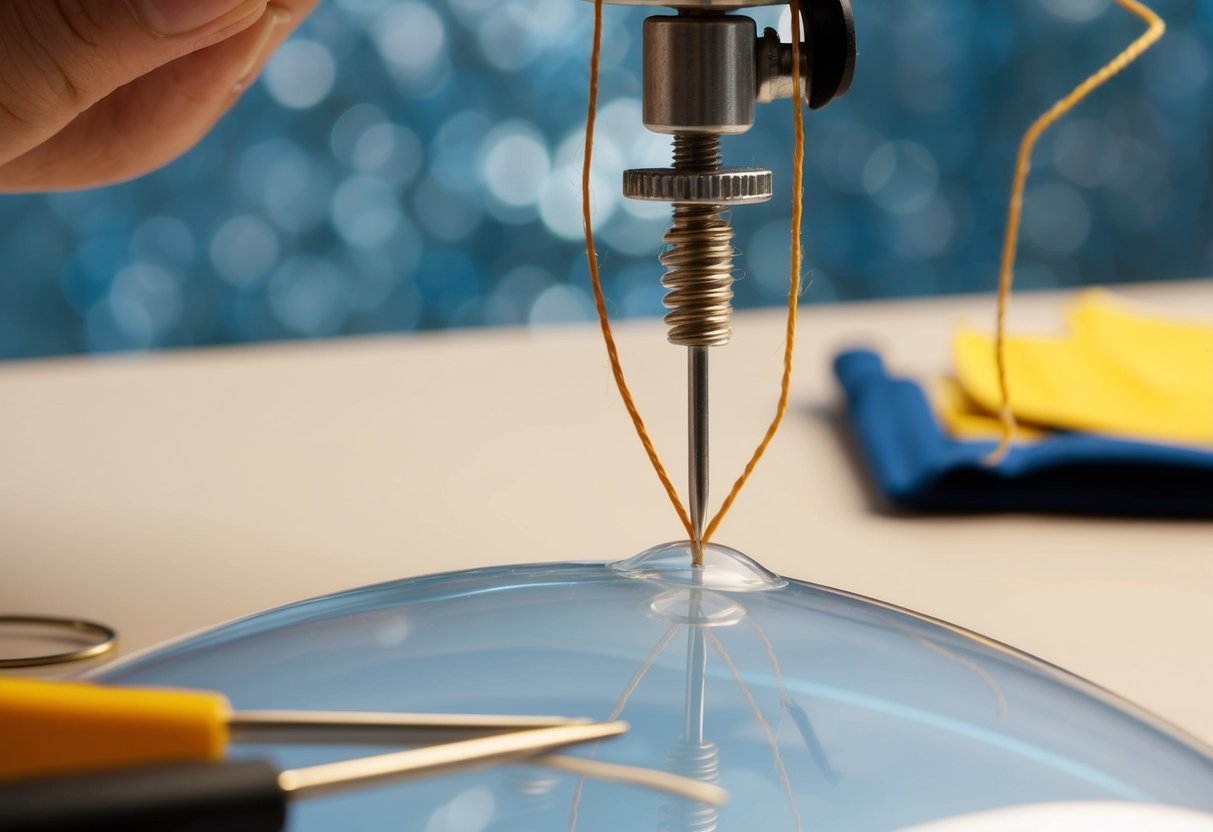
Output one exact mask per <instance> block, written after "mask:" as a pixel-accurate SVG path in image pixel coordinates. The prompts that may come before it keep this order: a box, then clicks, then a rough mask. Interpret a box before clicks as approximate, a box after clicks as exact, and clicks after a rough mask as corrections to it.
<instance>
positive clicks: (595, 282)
mask: <svg viewBox="0 0 1213 832" xmlns="http://www.w3.org/2000/svg"><path fill="white" fill-rule="evenodd" d="M601 58H602V0H594V46H593V49H592V50H591V51H590V93H589V104H588V105H587V107H586V115H585V159H584V161H583V162H582V166H581V219H582V222H583V223H584V224H585V256H586V260H587V261H588V262H589V264H590V286H591V287H592V288H593V290H594V307H595V308H596V309H597V310H598V325H599V327H600V328H601V329H602V340H603V341H605V342H606V350H607V357H608V358H609V359H610V362H611V375H613V376H614V377H615V386H616V387H618V388H619V396H620V397H621V398H622V399H623V406H624V407H626V408H627V410H628V416H630V417H632V425H633V426H634V427H635V428H636V435H637V436H639V437H640V444H642V445H644V452H645V453H646V454H648V457H649V462H651V463H652V464H653V470H654V471H656V472H657V478H658V479H659V480H661V484H662V486H663V487H664V488H665V493H666V494H667V495H668V496H669V498H670V502H671V503H673V504H674V511H676V512H678V519H679V520H681V521H682V525H683V527H684V528H685V529H686V530H687V538H688V539H689V540H694V539H695V528H694V526H692V525H691V516H690V515H689V514H687V510H686V509H685V508H684V507H683V505H682V500H681V499H680V498H679V497H678V489H676V488H674V483H673V482H671V481H670V475H669V474H668V473H666V470H665V466H664V465H663V464H662V463H661V457H660V456H658V455H657V449H656V448H655V447H653V440H652V439H650V438H649V431H648V429H647V428H646V427H645V426H644V419H642V418H641V416H640V411H639V410H638V409H637V407H636V401H635V399H633V398H632V391H631V390H629V389H628V383H627V380H626V379H625V378H624V377H623V365H622V364H621V363H620V361H619V350H618V348H617V347H616V346H615V336H614V335H612V334H611V322H610V318H609V316H608V315H607V308H606V298H605V297H604V296H603V294H602V277H601V275H600V274H599V272H598V254H597V251H596V249H595V248H594V225H593V221H592V220H591V218H590V162H591V160H592V158H593V155H594V122H595V120H596V119H597V116H598V65H599V63H600V61H601Z"/></svg>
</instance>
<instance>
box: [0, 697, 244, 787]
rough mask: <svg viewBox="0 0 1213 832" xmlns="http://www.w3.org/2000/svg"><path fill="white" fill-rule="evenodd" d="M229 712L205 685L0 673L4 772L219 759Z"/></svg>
mask: <svg viewBox="0 0 1213 832" xmlns="http://www.w3.org/2000/svg"><path fill="white" fill-rule="evenodd" d="M230 714H231V708H230V706H229V705H228V702H227V700H226V699H224V698H223V697H222V696H220V695H219V694H216V693H209V692H203V691H182V690H153V689H132V688H114V687H105V686H103V685H92V684H80V683H66V682H43V681H37V680H34V679H0V780H13V779H18V778H23V777H38V776H41V775H44V774H60V773H66V772H73V771H87V770H95V769H104V768H111V767H117V766H125V765H138V764H150V763H157V762H183V761H200V760H216V759H218V758H220V757H221V756H222V755H223V750H224V748H225V747H226V745H227V739H228V730H227V720H228V717H229V715H230Z"/></svg>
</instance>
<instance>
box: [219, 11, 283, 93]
mask: <svg viewBox="0 0 1213 832" xmlns="http://www.w3.org/2000/svg"><path fill="white" fill-rule="evenodd" d="M291 17H292V15H291V12H290V10H289V9H286V8H284V7H282V6H277V5H274V4H272V3H271V4H270V5H269V6H267V7H266V9H265V13H264V15H263V16H262V22H261V23H260V26H261V28H260V30H259V31H258V33H257V38H256V40H255V41H254V43H253V45H252V46H251V47H249V51H248V59H247V60H246V62H245V64H244V66H243V67H242V68H241V70H240V74H239V76H238V79H237V81H236V83H235V85H234V86H233V88H232V92H233V94H234V95H239V94H240V93H242V92H244V91H245V90H246V89H248V87H249V86H250V85H251V84H252V83H253V81H255V80H256V79H257V75H258V74H259V73H260V71H261V68H262V67H263V66H265V62H266V61H267V60H268V59H269V57H270V55H271V54H272V53H273V51H274V49H275V48H277V46H278V44H279V43H281V42H282V38H283V36H284V35H285V34H286V27H287V26H288V25H289V24H290V22H291Z"/></svg>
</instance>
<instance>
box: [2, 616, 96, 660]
mask: <svg viewBox="0 0 1213 832" xmlns="http://www.w3.org/2000/svg"><path fill="white" fill-rule="evenodd" d="M4 627H49V628H51V629H54V630H59V631H62V632H64V633H65V634H71V635H73V636H79V637H87V638H90V639H93V643H92V644H86V645H85V646H83V647H80V648H78V649H76V650H68V651H67V652H64V653H49V654H45V655H42V656H22V657H20V658H11V659H6V658H4V657H2V656H0V668H9V667H39V666H41V665H46V664H67V663H68V662H80V661H84V660H85V659H95V658H96V657H97V656H104V655H105V654H106V653H109V652H110V651H111V650H113V649H114V648H115V647H117V646H118V633H117V632H116V631H115V630H114V629H112V628H110V627H107V626H105V625H104V624H97V623H96V622H94V621H85V620H84V619H82V618H58V617H56V616H53V615H0V628H4Z"/></svg>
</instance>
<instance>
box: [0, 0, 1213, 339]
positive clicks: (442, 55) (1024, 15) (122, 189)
mask: <svg viewBox="0 0 1213 832" xmlns="http://www.w3.org/2000/svg"><path fill="white" fill-rule="evenodd" d="M854 5H855V7H856V14H857V18H858V24H859V36H860V49H861V55H860V63H859V69H858V72H857V76H856V80H855V85H854V88H853V90H852V92H851V94H850V95H849V96H848V97H847V98H846V99H843V100H842V101H840V102H837V103H835V104H832V105H831V106H830V107H828V108H827V109H825V110H823V111H820V112H817V113H814V114H812V116H811V118H810V121H809V131H810V134H809V140H808V174H807V178H806V188H807V200H808V202H807V204H808V209H807V210H808V213H807V220H806V223H807V224H806V229H805V231H806V243H807V251H808V264H809V268H810V269H811V272H810V278H811V282H810V285H809V287H808V288H807V290H806V293H805V301H806V302H808V303H828V302H834V301H844V300H852V299H859V298H872V297H900V296H912V295H927V294H935V293H945V292H967V291H984V290H988V289H990V288H991V287H992V286H993V285H994V279H995V269H996V263H997V256H998V249H999V242H1000V236H1001V231H1002V223H1003V221H1004V216H1005V210H1006V209H1005V201H1006V195H1007V189H1008V187H1009V181H1010V173H1011V164H1012V159H1013V154H1014V150H1015V146H1016V144H1017V143H1018V140H1019V136H1020V134H1021V132H1022V130H1023V128H1024V127H1025V126H1026V125H1027V124H1028V123H1029V121H1030V120H1031V118H1032V117H1033V116H1034V115H1035V114H1036V113H1038V112H1039V111H1040V110H1041V109H1043V108H1044V107H1046V106H1048V105H1049V104H1051V103H1052V101H1053V100H1055V99H1056V98H1057V97H1058V96H1060V95H1061V94H1062V93H1064V92H1065V91H1066V90H1067V89H1069V88H1070V87H1072V86H1073V85H1074V84H1075V83H1076V82H1077V81H1079V80H1081V78H1083V77H1085V75H1087V74H1088V73H1089V72H1090V71H1092V70H1093V69H1094V68H1095V67H1096V66H1098V65H1099V64H1100V63H1102V62H1103V61H1105V60H1106V59H1107V58H1108V57H1110V56H1111V55H1112V54H1114V53H1115V52H1116V51H1117V50H1118V49H1119V48H1121V47H1122V46H1123V45H1124V44H1125V43H1127V42H1128V41H1129V40H1130V39H1132V38H1133V37H1135V36H1136V35H1137V34H1138V33H1139V31H1140V30H1141V25H1140V23H1139V22H1138V21H1136V20H1134V19H1131V18H1129V17H1128V16H1127V15H1125V14H1124V13H1123V12H1121V11H1120V10H1119V9H1117V8H1115V7H1114V5H1113V4H1112V3H1110V2H1109V0H1004V1H1003V2H992V0H854ZM1154 5H1155V6H1156V7H1157V8H1158V10H1159V11H1160V12H1161V13H1162V14H1163V15H1164V16H1165V17H1167V19H1168V22H1169V23H1170V27H1171V28H1170V31H1169V33H1168V35H1167V37H1166V39H1165V40H1164V41H1163V43H1162V45H1161V47H1160V48H1158V49H1156V50H1155V51H1154V52H1152V53H1151V54H1150V55H1148V56H1147V57H1146V58H1145V59H1144V60H1143V61H1142V63H1141V64H1139V65H1137V66H1135V67H1133V68H1131V69H1130V70H1129V71H1128V72H1127V73H1126V74H1125V75H1124V76H1122V77H1121V78H1119V79H1117V80H1116V81H1115V82H1114V83H1113V85H1112V87H1111V88H1109V89H1106V90H1104V91H1101V92H1100V93H1098V94H1097V96H1096V97H1095V98H1094V100H1092V101H1090V102H1088V103H1086V104H1084V105H1083V106H1082V108H1081V109H1080V110H1079V111H1078V112H1077V113H1076V114H1075V115H1074V116H1073V117H1071V118H1070V119H1069V120H1068V121H1066V122H1065V123H1064V124H1062V125H1061V126H1060V127H1059V128H1058V129H1056V130H1054V131H1053V132H1052V133H1050V134H1049V135H1048V136H1047V137H1046V139H1045V140H1044V142H1043V144H1042V145H1041V147H1040V149H1039V151H1038V152H1037V155H1036V157H1035V161H1036V167H1035V172H1034V175H1033V178H1032V180H1031V184H1030V188H1029V192H1028V195H1027V204H1026V217H1025V223H1024V234H1023V246H1022V261H1021V262H1022V265H1021V268H1020V270H1019V272H1018V286H1019V287H1021V288H1025V289H1031V288H1042V287H1052V286H1072V285H1081V284H1089V283H1103V284H1108V283H1116V282H1122V281H1130V280H1143V279H1153V278H1185V277H1195V276H1199V275H1201V274H1207V273H1210V272H1213V245H1211V241H1213V234H1211V233H1210V229H1213V191H1211V190H1210V188H1209V187H1208V178H1209V169H1210V161H1211V153H1210V151H1211V143H1210V128H1211V126H1213V94H1211V73H1213V0H1155V2H1154ZM645 14H646V12H645V11H644V10H641V9H631V8H623V7H609V8H608V9H607V11H606V24H607V25H606V30H605V41H604V43H605V47H604V75H603V85H602V98H601V110H600V121H599V132H598V137H597V138H598V144H597V148H598V149H597V153H596V159H595V161H596V167H595V183H596V184H595V210H596V217H597V226H598V231H599V238H600V239H599V247H600V253H601V255H602V260H603V267H604V276H605V279H606V285H607V292H608V295H609V297H610V301H611V305H612V309H613V311H614V312H615V313H616V314H618V315H623V316H639V315H658V314H660V313H661V311H662V308H661V294H662V290H661V287H660V285H659V279H660V275H661V269H660V267H659V266H658V265H657V263H656V257H657V254H658V253H659V250H660V245H661V244H660V235H661V233H662V232H663V230H664V228H665V226H666V224H667V222H668V209H667V208H666V207H665V206H660V205H658V206H654V205H650V204H644V203H629V202H627V201H625V200H624V199H622V197H621V196H620V195H619V177H620V174H621V172H622V170H623V169H624V168H625V167H637V166H652V165H664V164H666V160H667V158H668V140H666V139H665V138H663V137H660V136H655V135H652V134H649V133H647V132H645V131H644V130H643V129H642V128H641V126H640V122H639V114H640V102H639V95H640V81H639V46H640V43H639V32H640V21H641V19H642V18H643V17H644V16H645ZM752 14H753V16H754V17H755V18H756V19H757V20H758V22H759V25H760V27H761V26H764V25H779V23H780V19H781V17H784V16H785V15H784V14H782V13H781V9H780V8H778V7H769V8H762V9H755V10H752ZM590 21H591V9H590V7H589V6H588V5H587V4H585V3H583V2H580V0H327V2H326V3H324V4H322V5H321V7H320V8H319V9H318V10H317V11H316V12H315V14H314V16H313V17H312V18H310V19H309V20H308V21H307V22H306V23H305V24H304V25H303V27H302V28H301V29H300V31H299V32H298V33H297V34H296V35H295V36H294V37H293V38H292V39H291V40H290V41H288V43H287V44H286V45H285V46H284V47H283V48H282V50H281V51H280V52H279V53H278V54H277V55H276V56H275V58H274V59H273V60H272V62H271V63H270V65H269V66H268V68H267V71H266V73H265V75H264V76H263V78H262V80H261V81H260V82H259V83H258V84H257V85H256V86H255V87H254V88H253V89H251V90H250V91H249V92H248V93H247V94H246V95H245V97H244V99H243V100H242V101H241V102H240V103H239V104H238V105H237V106H236V108H235V109H234V110H233V112H232V113H231V114H230V115H229V116H228V117H227V118H226V119H224V120H223V122H222V123H221V124H220V125H219V127H218V128H217V129H216V130H215V131H214V132H213V133H212V134H211V135H210V136H208V137H207V138H206V139H205V140H204V141H203V142H202V143H201V144H200V145H199V146H198V147H197V148H196V149H195V150H193V151H192V152H190V153H189V154H187V155H186V156H185V157H183V158H181V159H180V160H178V161H177V162H175V163H173V164H172V165H170V166H169V167H167V168H165V169H163V170H161V171H158V172H156V173H154V174H152V175H150V176H147V177H145V178H143V179H141V180H139V181H137V182H132V183H129V184H125V185H121V186H117V187H112V188H106V189H100V190H95V191H89V192H81V193H66V194H49V195H29V196H5V197H0V220H2V222H0V235H2V237H3V242H2V244H0V253H2V255H3V256H2V258H0V358H16V357H26V356H40V355H55V354H65V353H78V352H104V351H113V350H140V349H156V348H164V347H180V346H193V345H206V344H220V343H232V342H250V341H263V340H271V339H282V338H301V337H302V338H315V337H329V336H337V335H344V334H355V333H369V332H387V331H407V330H415V329H429V328H437V327H451V326H481V325H507V324H530V325H542V324H545V323H549V322H563V321H571V320H579V319H585V318H588V317H589V316H590V315H591V305H590V301H589V291H588V280H587V277H586V267H585V262H584V254H583V251H582V248H581V242H580V239H581V224H580V217H579V213H578V210H579V209H578V205H579V202H578V200H579V194H578V184H577V183H578V177H579V166H580V161H581V160H580V152H581V151H580V148H581V141H582V138H581V131H582V124H583V120H584V115H585V86H586V75H587V72H586V55H587V52H588V45H589V38H590ZM783 28H784V30H785V36H786V20H785V26H784V27H783ZM758 118H759V123H758V125H757V126H756V128H755V129H754V130H752V131H751V132H750V133H748V134H746V135H745V136H741V137H736V138H731V139H727V140H725V142H724V152H725V157H726V163H729V164H761V165H763V166H766V167H770V168H772V169H773V170H774V171H775V175H776V182H777V189H776V197H775V199H774V200H773V201H772V202H771V203H769V204H766V205H762V206H750V207H745V208H739V209H737V210H736V211H735V212H734V222H735V224H736V226H737V230H738V236H737V240H736V246H737V248H738V250H739V251H740V253H741V257H740V262H739V266H740V268H741V269H742V270H743V272H744V273H743V274H741V275H739V276H740V277H741V278H742V279H741V280H740V281H739V283H738V284H737V287H736V291H737V299H736V303H737V305H738V306H740V307H753V306H761V305H773V304H778V303H781V302H782V300H783V296H784V292H785V289H786V281H787V267H788V266H787V263H788V254H787V219H788V213H789V212H788V201H789V199H790V194H789V186H788V183H789V179H790V164H789V161H790V153H791V149H790V134H791V112H790V109H789V107H788V105H787V103H786V102H783V103H779V104H774V105H771V106H768V107H763V108H760V111H759V114H758Z"/></svg>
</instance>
